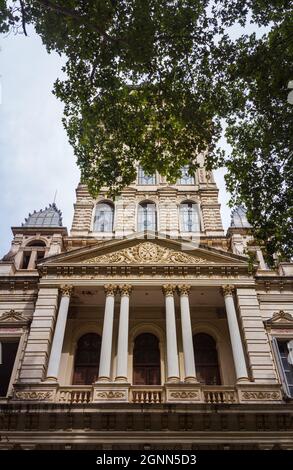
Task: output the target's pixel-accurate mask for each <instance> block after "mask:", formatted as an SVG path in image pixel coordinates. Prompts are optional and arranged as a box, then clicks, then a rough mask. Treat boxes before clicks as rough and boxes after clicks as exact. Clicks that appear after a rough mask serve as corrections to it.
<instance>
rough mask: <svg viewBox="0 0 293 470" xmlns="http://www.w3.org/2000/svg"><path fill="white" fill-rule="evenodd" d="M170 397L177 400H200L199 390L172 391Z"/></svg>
mask: <svg viewBox="0 0 293 470" xmlns="http://www.w3.org/2000/svg"><path fill="white" fill-rule="evenodd" d="M170 397H171V398H174V399H176V400H198V399H199V394H198V392H186V391H183V392H170Z"/></svg>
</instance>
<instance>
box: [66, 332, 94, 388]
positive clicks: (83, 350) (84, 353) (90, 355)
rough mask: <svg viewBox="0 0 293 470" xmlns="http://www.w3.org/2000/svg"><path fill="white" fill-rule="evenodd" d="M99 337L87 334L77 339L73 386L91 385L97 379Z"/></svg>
mask: <svg viewBox="0 0 293 470" xmlns="http://www.w3.org/2000/svg"><path fill="white" fill-rule="evenodd" d="M100 353H101V336H100V335H98V334H96V333H87V334H85V335H83V336H81V338H79V340H78V343H77V348H76V353H75V358H74V372H73V381H72V383H73V384H74V385H91V384H92V383H93V382H95V381H96V380H97V378H98V374H99V365H100Z"/></svg>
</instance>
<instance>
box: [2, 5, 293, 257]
mask: <svg viewBox="0 0 293 470" xmlns="http://www.w3.org/2000/svg"><path fill="white" fill-rule="evenodd" d="M249 22H250V23H252V27H251V28H250V29H251V30H252V31H257V29H258V28H259V27H261V26H265V27H267V32H266V33H264V34H263V35H261V36H260V37H259V38H258V37H257V36H256V34H255V32H252V33H250V34H243V35H242V36H240V37H239V35H238V36H236V39H234V38H233V36H235V30H236V28H238V29H239V26H243V27H244V26H247V24H248V23H249ZM28 24H32V25H33V26H34V27H35V29H36V31H37V33H38V34H39V35H40V36H41V38H42V40H43V43H44V44H45V46H46V47H47V50H48V51H49V52H50V51H57V52H58V53H59V54H64V55H65V57H66V65H65V66H64V72H65V76H66V78H65V79H63V80H59V79H58V80H57V81H56V83H55V87H54V93H55V94H56V95H57V97H59V98H60V99H61V100H62V102H63V103H64V105H65V109H64V125H65V128H66V130H67V133H68V136H69V140H70V143H71V144H72V146H73V148H74V152H75V155H76V156H77V162H78V165H79V167H80V169H81V174H82V179H83V181H84V182H85V183H87V184H88V186H89V189H90V191H91V192H92V194H93V195H95V194H97V193H98V191H99V189H100V188H101V186H108V187H110V190H111V191H112V193H115V192H117V191H119V190H120V189H122V188H123V187H124V186H126V185H128V184H130V183H131V182H132V181H133V180H134V178H135V175H136V163H137V162H140V164H141V165H142V167H143V168H144V170H145V171H146V172H147V173H149V174H152V173H153V172H155V171H158V172H160V173H161V174H162V175H165V176H166V177H167V178H168V179H169V180H170V181H174V180H175V179H176V178H177V177H178V176H179V174H180V168H181V167H182V166H184V165H190V170H191V171H193V170H195V168H196V166H197V163H196V155H197V154H198V153H204V155H205V157H206V164H207V167H208V168H216V167H218V166H221V165H225V166H226V167H227V169H228V174H227V177H226V181H227V185H228V189H229V191H230V192H231V194H232V202H231V203H239V202H242V203H244V204H245V205H246V207H247V209H248V218H249V220H250V222H251V223H252V224H253V227H254V234H255V236H256V237H257V238H258V239H259V240H260V241H262V242H264V243H265V244H266V248H267V253H268V255H270V256H271V255H272V254H273V253H274V252H278V253H279V254H280V255H281V256H285V257H288V256H291V255H292V252H293V240H292V238H293V237H292V178H293V177H292V166H293V165H292V115H293V106H291V105H289V104H288V102H287V95H288V90H287V85H288V81H289V80H290V79H293V70H292V64H293V49H292V42H293V26H292V25H293V8H292V3H291V1H285V0H270V1H267V0H255V1H253V0H250V1H244V0H221V1H220V0H213V1H211V0H172V1H171V0H160V1H158V0H95V1H90V0H88V1H87V0H48V1H47V0H35V1H19V0H12V1H10V2H6V1H3V0H1V3H0V32H4V33H5V32H8V31H9V30H11V29H14V30H20V29H21V30H22V31H23V32H24V33H25V34H26V30H27V25H28ZM223 122H224V123H225V126H226V127H225V128H226V131H225V132H226V137H227V140H228V142H229V144H230V145H231V148H232V150H231V152H229V153H227V152H226V154H223V152H222V151H221V149H220V148H219V147H218V141H219V138H220V136H221V132H222V127H223Z"/></svg>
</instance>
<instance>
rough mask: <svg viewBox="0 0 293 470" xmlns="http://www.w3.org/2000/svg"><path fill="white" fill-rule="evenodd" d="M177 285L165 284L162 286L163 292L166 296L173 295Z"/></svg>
mask: <svg viewBox="0 0 293 470" xmlns="http://www.w3.org/2000/svg"><path fill="white" fill-rule="evenodd" d="M175 289H176V287H175V286H173V284H164V285H163V286H162V290H163V294H164V295H165V297H169V296H173V295H174V292H175Z"/></svg>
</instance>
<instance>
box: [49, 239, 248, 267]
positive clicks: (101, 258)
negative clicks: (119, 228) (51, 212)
mask: <svg viewBox="0 0 293 470" xmlns="http://www.w3.org/2000/svg"><path fill="white" fill-rule="evenodd" d="M247 263H248V262H247V259H246V258H244V257H240V256H237V255H233V254H230V253H226V252H223V251H220V250H216V249H211V248H208V247H204V246H198V245H196V244H195V243H193V242H190V241H188V240H179V241H178V240H175V241H174V240H171V239H168V238H166V237H159V236H155V237H153V238H152V239H149V238H147V237H143V238H139V237H132V238H127V239H123V240H118V241H117V240H115V241H106V242H101V243H98V244H97V245H96V246H94V247H86V248H80V249H77V250H74V251H70V252H67V253H63V254H60V255H57V256H53V257H50V258H47V259H44V260H43V261H42V262H41V263H40V265H41V266H46V265H47V266H49V265H51V266H52V265H59V266H60V265H62V264H64V265H126V266H127V265H184V266H185V265H209V266H215V265H218V266H219V265H223V266H231V265H232V266H247Z"/></svg>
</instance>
